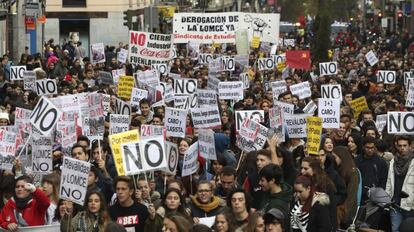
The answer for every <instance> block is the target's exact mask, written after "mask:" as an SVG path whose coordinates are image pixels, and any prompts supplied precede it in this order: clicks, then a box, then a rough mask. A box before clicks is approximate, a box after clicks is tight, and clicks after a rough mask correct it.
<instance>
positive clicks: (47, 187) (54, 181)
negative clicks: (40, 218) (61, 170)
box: [41, 173, 60, 225]
mask: <svg viewBox="0 0 414 232" xmlns="http://www.w3.org/2000/svg"><path fill="white" fill-rule="evenodd" d="M41 185H42V188H43V192H44V193H45V194H46V196H48V197H49V200H50V206H49V208H48V209H47V214H46V225H50V224H52V220H53V218H54V217H55V211H56V208H57V204H58V202H59V187H60V176H59V175H58V174H56V173H52V174H49V175H46V176H43V178H42V183H41Z"/></svg>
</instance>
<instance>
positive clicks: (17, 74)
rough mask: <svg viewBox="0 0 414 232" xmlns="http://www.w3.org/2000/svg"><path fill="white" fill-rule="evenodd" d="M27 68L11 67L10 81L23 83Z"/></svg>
mask: <svg viewBox="0 0 414 232" xmlns="http://www.w3.org/2000/svg"><path fill="white" fill-rule="evenodd" d="M25 71H26V66H25V65H23V66H11V67H10V81H21V80H23V78H24V72H25Z"/></svg>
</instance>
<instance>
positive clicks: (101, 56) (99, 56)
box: [91, 43, 106, 64]
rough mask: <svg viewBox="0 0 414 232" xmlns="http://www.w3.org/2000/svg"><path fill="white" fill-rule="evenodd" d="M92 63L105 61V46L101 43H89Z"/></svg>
mask: <svg viewBox="0 0 414 232" xmlns="http://www.w3.org/2000/svg"><path fill="white" fill-rule="evenodd" d="M91 58H92V64H98V63H105V62H106V58H105V46H104V44H103V43H96V44H91Z"/></svg>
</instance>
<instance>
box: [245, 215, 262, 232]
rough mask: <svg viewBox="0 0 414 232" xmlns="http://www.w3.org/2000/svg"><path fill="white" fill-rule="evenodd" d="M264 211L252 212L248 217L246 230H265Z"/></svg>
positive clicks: (247, 231)
mask: <svg viewBox="0 0 414 232" xmlns="http://www.w3.org/2000/svg"><path fill="white" fill-rule="evenodd" d="M263 216H264V212H262V211H257V212H254V213H253V214H252V215H251V216H250V219H249V223H248V224H247V227H246V232H265V223H264V218H263Z"/></svg>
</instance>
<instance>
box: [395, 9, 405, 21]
mask: <svg viewBox="0 0 414 232" xmlns="http://www.w3.org/2000/svg"><path fill="white" fill-rule="evenodd" d="M403 16H404V15H403V12H402V11H401V10H399V11H397V17H398V18H399V19H400V18H402V17H403Z"/></svg>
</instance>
